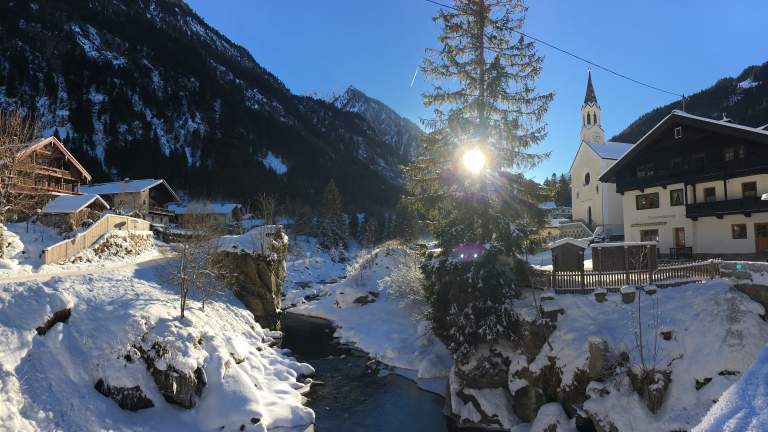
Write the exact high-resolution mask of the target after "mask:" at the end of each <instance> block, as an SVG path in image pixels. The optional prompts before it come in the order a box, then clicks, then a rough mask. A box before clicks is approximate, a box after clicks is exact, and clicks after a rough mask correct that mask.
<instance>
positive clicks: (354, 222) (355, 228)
mask: <svg viewBox="0 0 768 432" xmlns="http://www.w3.org/2000/svg"><path fill="white" fill-rule="evenodd" d="M359 231H360V220H359V219H358V218H357V212H354V211H353V212H352V213H350V214H349V238H353V239H356V238H358V233H359Z"/></svg>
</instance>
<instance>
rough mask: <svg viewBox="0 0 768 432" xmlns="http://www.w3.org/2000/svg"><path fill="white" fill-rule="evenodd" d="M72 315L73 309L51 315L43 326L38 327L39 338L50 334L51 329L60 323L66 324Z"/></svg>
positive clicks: (62, 310)
mask: <svg viewBox="0 0 768 432" xmlns="http://www.w3.org/2000/svg"><path fill="white" fill-rule="evenodd" d="M71 315H72V308H66V309H61V310H57V311H56V312H54V313H53V315H51V317H50V318H48V320H47V321H46V322H45V323H43V325H41V326H39V327H37V328H36V329H35V331H36V332H37V335H38V336H45V334H46V333H48V330H50V329H51V327H53V326H55V325H56V324H58V323H65V322H67V321H68V320H69V317H70V316H71Z"/></svg>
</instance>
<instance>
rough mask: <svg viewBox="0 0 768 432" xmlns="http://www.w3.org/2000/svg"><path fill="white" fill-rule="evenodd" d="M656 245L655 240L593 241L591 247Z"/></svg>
mask: <svg viewBox="0 0 768 432" xmlns="http://www.w3.org/2000/svg"><path fill="white" fill-rule="evenodd" d="M654 245H656V242H655V241H644V242H617V243H593V244H592V247H593V248H604V247H624V246H654Z"/></svg>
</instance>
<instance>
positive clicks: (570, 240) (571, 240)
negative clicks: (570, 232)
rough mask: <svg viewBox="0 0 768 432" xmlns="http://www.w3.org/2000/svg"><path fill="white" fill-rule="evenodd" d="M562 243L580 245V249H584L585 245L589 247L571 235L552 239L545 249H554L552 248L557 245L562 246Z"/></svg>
mask: <svg viewBox="0 0 768 432" xmlns="http://www.w3.org/2000/svg"><path fill="white" fill-rule="evenodd" d="M564 244H572V245H574V246H578V247H580V248H582V249H586V248H587V247H589V245H588V244H587V242H583V241H581V240H576V239H574V238H571V237H566V238H562V239H560V240H557V241H553V242H552V243H550V244H548V245H547V249H554V248H556V247H558V246H562V245H564Z"/></svg>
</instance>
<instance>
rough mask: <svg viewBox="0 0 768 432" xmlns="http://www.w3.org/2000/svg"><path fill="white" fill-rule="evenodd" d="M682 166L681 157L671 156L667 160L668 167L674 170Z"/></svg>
mask: <svg viewBox="0 0 768 432" xmlns="http://www.w3.org/2000/svg"><path fill="white" fill-rule="evenodd" d="M682 167H683V159H682V158H672V159H670V160H669V168H670V169H673V170H676V169H680V168H682Z"/></svg>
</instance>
